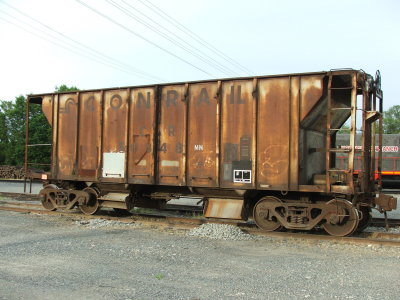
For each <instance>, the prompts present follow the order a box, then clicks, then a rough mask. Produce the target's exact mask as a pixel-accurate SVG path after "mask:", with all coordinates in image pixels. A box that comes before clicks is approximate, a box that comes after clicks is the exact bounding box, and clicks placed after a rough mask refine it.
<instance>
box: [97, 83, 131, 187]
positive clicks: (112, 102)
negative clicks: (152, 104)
mask: <svg viewBox="0 0 400 300" xmlns="http://www.w3.org/2000/svg"><path fill="white" fill-rule="evenodd" d="M127 100H128V90H122V89H119V90H110V91H106V92H105V93H104V104H103V106H104V112H103V120H104V121H103V132H102V148H103V149H102V160H103V164H102V180H103V181H111V182H125V172H126V152H127V138H128V103H127Z"/></svg>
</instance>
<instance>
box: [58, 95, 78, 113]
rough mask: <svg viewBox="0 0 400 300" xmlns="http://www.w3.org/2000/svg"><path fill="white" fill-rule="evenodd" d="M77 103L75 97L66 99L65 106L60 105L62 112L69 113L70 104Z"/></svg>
mask: <svg viewBox="0 0 400 300" xmlns="http://www.w3.org/2000/svg"><path fill="white" fill-rule="evenodd" d="M75 104H76V103H75V99H74V98H68V99H67V100H66V101H65V104H64V107H60V114H69V113H70V111H71V109H70V106H71V105H75Z"/></svg>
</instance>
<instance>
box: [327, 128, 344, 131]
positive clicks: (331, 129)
mask: <svg viewBox="0 0 400 300" xmlns="http://www.w3.org/2000/svg"><path fill="white" fill-rule="evenodd" d="M328 130H330V131H338V130H341V129H340V128H329V129H328Z"/></svg>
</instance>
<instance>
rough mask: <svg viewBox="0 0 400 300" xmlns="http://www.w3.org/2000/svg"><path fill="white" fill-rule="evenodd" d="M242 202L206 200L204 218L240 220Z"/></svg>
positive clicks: (236, 200)
mask: <svg viewBox="0 0 400 300" xmlns="http://www.w3.org/2000/svg"><path fill="white" fill-rule="evenodd" d="M243 205H244V201H243V200H238V199H220V198H208V201H207V205H206V208H205V212H204V216H205V217H207V218H220V219H233V220H242V218H243V217H242V214H243Z"/></svg>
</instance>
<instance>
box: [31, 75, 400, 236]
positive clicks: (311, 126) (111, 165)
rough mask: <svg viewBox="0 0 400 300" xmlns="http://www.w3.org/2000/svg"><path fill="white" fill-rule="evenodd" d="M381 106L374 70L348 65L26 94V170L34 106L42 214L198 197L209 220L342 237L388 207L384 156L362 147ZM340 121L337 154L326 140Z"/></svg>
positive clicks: (376, 131) (376, 129)
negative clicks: (45, 152) (43, 159)
mask: <svg viewBox="0 0 400 300" xmlns="http://www.w3.org/2000/svg"><path fill="white" fill-rule="evenodd" d="M382 102H383V96H382V91H381V87H380V75H379V72H377V75H376V77H375V78H373V77H372V76H370V75H368V74H366V73H364V72H363V71H358V70H352V69H345V70H332V71H329V72H317V73H301V74H288V75H275V76H262V77H253V78H232V79H221V80H210V81H197V82H186V83H172V84H163V85H150V86H139V87H127V88H114V89H102V90H91V91H79V92H74V93H57V94H42V95H31V96H29V97H28V99H27V106H26V107H27V110H26V114H27V115H26V116H27V118H26V120H27V122H26V125H27V127H26V133H27V134H26V145H25V146H26V147H25V149H26V153H25V168H26V170H28V166H29V159H28V158H29V151H28V150H29V148H30V147H34V146H35V145H30V144H29V119H28V116H29V107H30V104H41V105H42V110H43V113H44V114H45V116H46V118H47V120H48V122H49V123H50V125H51V127H52V144H51V147H52V154H51V170H50V171H49V172H47V173H44V174H39V175H38V174H34V173H31V174H30V177H31V178H34V177H38V176H40V178H41V179H42V180H43V181H44V184H45V186H44V188H43V190H42V191H41V194H42V195H43V200H42V203H43V206H44V207H45V208H46V209H49V210H55V209H57V208H66V209H71V208H74V207H79V208H80V209H81V210H82V212H84V213H86V214H94V213H96V212H97V211H98V209H99V208H100V207H111V208H114V209H116V210H118V211H119V212H124V211H125V212H127V211H129V210H131V209H132V208H133V207H151V208H158V209H162V208H163V207H164V206H165V204H166V203H167V202H168V201H170V200H171V199H176V198H180V197H200V198H201V199H202V201H203V203H204V214H205V216H206V217H209V218H230V219H247V218H249V217H250V218H253V219H254V221H255V222H256V224H257V225H258V226H259V227H260V228H262V229H264V230H269V231H272V230H279V229H280V228H282V227H285V228H287V229H300V230H311V229H313V228H314V227H318V226H322V227H323V228H324V229H325V231H326V232H328V233H329V234H332V235H339V236H344V235H349V234H352V233H353V232H354V231H356V230H362V229H364V228H365V227H366V226H368V223H369V221H370V218H371V214H370V212H371V208H377V209H378V210H379V211H381V212H386V211H388V210H392V209H395V208H396V205H397V203H396V199H395V198H393V197H389V196H386V195H383V194H381V193H380V190H381V177H382V174H381V161H382V152H381V151H380V152H378V157H375V156H376V155H375V151H371V149H375V146H379V148H380V149H382V105H383V103H382ZM357 118H359V121H357ZM345 122H348V124H350V129H349V147H346V148H345V149H344V148H340V147H337V146H336V142H335V140H336V134H337V133H338V132H339V130H340V128H341V127H342V125H343V124H345ZM358 125H359V126H358ZM357 133H361V143H362V147H361V149H359V148H357V149H356V147H355V145H356V144H355V138H356V135H357ZM376 135H377V136H378V139H376V138H375V136H376ZM356 152H360V156H361V169H360V170H358V171H357V174H355V173H354V161H355V154H356ZM336 155H341V156H345V157H346V165H345V166H340V168H339V167H338V166H336ZM376 163H377V164H378V165H377V168H376V166H375V164H376ZM375 169H377V170H378V179H377V180H375V178H374V175H375V172H374V170H375Z"/></svg>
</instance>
